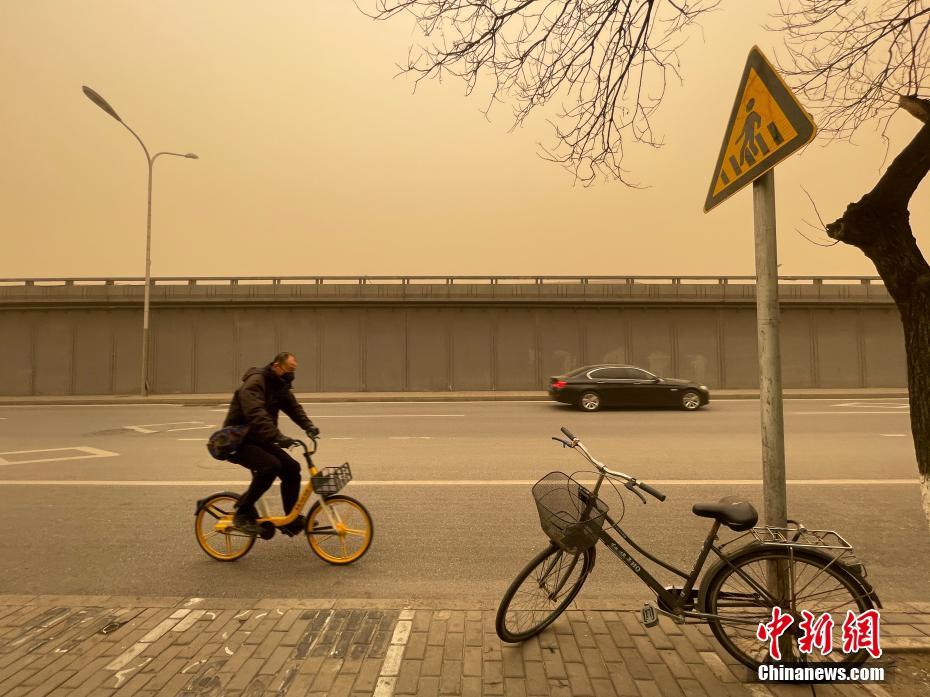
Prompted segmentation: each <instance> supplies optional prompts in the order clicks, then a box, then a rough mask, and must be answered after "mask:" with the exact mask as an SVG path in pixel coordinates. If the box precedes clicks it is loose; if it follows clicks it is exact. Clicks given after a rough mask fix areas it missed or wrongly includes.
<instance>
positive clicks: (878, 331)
mask: <svg viewBox="0 0 930 697" xmlns="http://www.w3.org/2000/svg"><path fill="white" fill-rule="evenodd" d="M860 318H861V322H862V342H863V351H864V353H865V365H866V371H865V386H866V387H888V386H889V385H900V384H902V382H904V381H906V380H907V363H906V362H905V354H904V330H903V329H902V328H901V316H900V315H899V314H898V311H897V310H894V309H888V310H885V311H872V312H862V313H860Z"/></svg>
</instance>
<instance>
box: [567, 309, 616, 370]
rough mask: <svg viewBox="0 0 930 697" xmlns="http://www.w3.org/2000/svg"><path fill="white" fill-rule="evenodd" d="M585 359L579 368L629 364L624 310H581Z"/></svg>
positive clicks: (580, 318) (580, 319)
mask: <svg viewBox="0 0 930 697" xmlns="http://www.w3.org/2000/svg"><path fill="white" fill-rule="evenodd" d="M578 314H579V317H578V321H579V323H580V324H581V326H582V327H583V330H584V357H583V358H582V360H581V362H580V363H579V366H581V365H591V364H595V363H626V362H627V359H628V358H627V323H626V317H625V315H624V311H623V310H619V309H615V308H611V309H609V310H581V311H579V313H578Z"/></svg>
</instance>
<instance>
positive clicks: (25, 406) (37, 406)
mask: <svg viewBox="0 0 930 697" xmlns="http://www.w3.org/2000/svg"><path fill="white" fill-rule="evenodd" d="M183 406H184V405H183V404H168V403H165V404H161V403H158V404H140V403H138V402H127V403H126V404H122V403H119V402H117V403H116V404H0V409H45V408H46V407H69V408H76V407H80V408H82V409H84V408H87V407H91V408H96V407H119V408H123V407H183Z"/></svg>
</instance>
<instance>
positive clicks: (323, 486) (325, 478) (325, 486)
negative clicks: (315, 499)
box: [310, 462, 352, 496]
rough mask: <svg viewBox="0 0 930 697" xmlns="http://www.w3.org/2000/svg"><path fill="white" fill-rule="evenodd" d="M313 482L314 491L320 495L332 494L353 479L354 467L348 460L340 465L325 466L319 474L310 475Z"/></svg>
mask: <svg viewBox="0 0 930 697" xmlns="http://www.w3.org/2000/svg"><path fill="white" fill-rule="evenodd" d="M310 480H311V481H312V482H313V491H314V492H316V493H317V494H319V495H320V496H332V495H333V494H337V493H339V491H340V490H341V489H342V488H343V487H344V486H345V485H346V484H348V483H349V482H351V481H352V469H351V468H350V467H349V463H348V462H344V463H342V464H341V465H339V466H338V467H325V468H323V469H322V470H320V472H319V474H316V475H314V476H312V477H310Z"/></svg>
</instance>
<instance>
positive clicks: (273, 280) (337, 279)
mask: <svg viewBox="0 0 930 697" xmlns="http://www.w3.org/2000/svg"><path fill="white" fill-rule="evenodd" d="M150 282H151V284H152V285H153V286H169V285H186V286H198V285H202V286H204V285H211V286H215V285H219V286H223V285H226V286H237V285H240V284H242V285H246V284H247V285H290V284H294V285H301V284H315V285H326V284H357V285H368V284H384V285H414V284H444V285H455V284H487V285H498V284H536V285H543V284H554V283H576V284H577V283H580V284H596V283H608V284H624V283H625V284H628V285H635V284H650V285H652V284H656V285H690V284H717V285H730V284H734V285H735V284H740V285H752V284H754V283H755V282H756V277H755V276H581V275H579V276H197V277H190V276H160V277H157V278H152V279H150ZM778 282H779V283H791V284H797V285H811V286H820V285H824V284H844V285H849V284H861V285H866V286H868V285H873V284H874V285H882V280H881V278H879V277H878V276H779V277H778ZM144 284H145V278H144V277H141V276H120V277H103V276H101V277H93V276H91V277H81V278H0V285H2V286H13V287H15V286H97V285H100V286H118V285H144Z"/></svg>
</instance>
